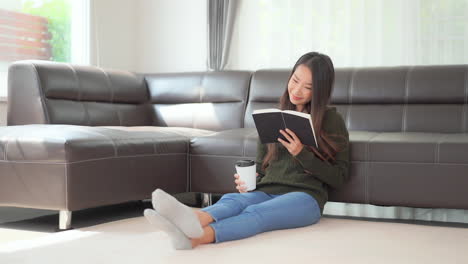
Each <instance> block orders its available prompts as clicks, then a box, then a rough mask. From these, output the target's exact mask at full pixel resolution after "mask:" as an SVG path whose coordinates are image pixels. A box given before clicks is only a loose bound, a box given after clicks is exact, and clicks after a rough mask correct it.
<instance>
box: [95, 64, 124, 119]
mask: <svg viewBox="0 0 468 264" xmlns="http://www.w3.org/2000/svg"><path fill="white" fill-rule="evenodd" d="M98 69H99V70H100V71H101V72H102V73H103V74H104V76H106V85H107V87H109V89H110V91H111V104H112V108H113V109H114V111H115V113H116V114H117V118H118V119H119V124H120V125H121V126H123V125H122V117H121V116H120V111H119V108H118V106H117V104H114V97H115V95H114V94H115V93H114V88H113V86H112V83H111V80H110V78H109V75H108V74H107V72H106V71H105V70H104V69H102V68H101V67H98Z"/></svg>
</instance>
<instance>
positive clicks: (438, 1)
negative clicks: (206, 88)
mask: <svg viewBox="0 0 468 264" xmlns="http://www.w3.org/2000/svg"><path fill="white" fill-rule="evenodd" d="M308 51H320V52H323V53H325V54H328V55H330V57H331V58H332V59H333V61H334V63H335V66H336V67H362V66H392V65H428V64H468V1H466V0H411V1H408V0H352V1H350V0H348V1H346V0H328V1H322V0H295V1H290V0H275V1H269V0H260V1H248V0H240V1H239V7H238V13H237V17H236V25H235V27H234V31H233V37H232V43H231V51H230V61H229V62H228V64H227V66H226V68H227V69H240V70H258V69H263V68H290V67H292V66H293V65H294V63H295V61H296V60H297V58H299V56H300V55H302V54H304V53H305V52H308ZM324 213H325V214H330V215H343V216H360V217H378V218H397V219H411V220H431V221H442V222H444V221H448V222H464V223H468V210H449V209H422V208H407V207H379V206H372V205H360V204H343V203H328V204H327V206H326V207H325V211H324Z"/></svg>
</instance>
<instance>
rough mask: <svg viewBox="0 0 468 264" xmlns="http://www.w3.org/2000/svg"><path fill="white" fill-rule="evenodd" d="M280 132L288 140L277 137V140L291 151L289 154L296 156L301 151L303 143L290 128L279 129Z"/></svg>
mask: <svg viewBox="0 0 468 264" xmlns="http://www.w3.org/2000/svg"><path fill="white" fill-rule="evenodd" d="M280 133H281V134H282V135H283V136H284V137H285V138H286V139H287V140H288V141H289V142H288V141H285V140H282V139H281V138H278V141H279V142H280V143H281V144H282V145H283V146H284V147H285V148H286V149H287V150H288V151H289V153H291V155H293V156H296V155H297V154H299V153H300V152H301V151H302V148H303V147H304V145H302V143H301V141H300V140H299V138H298V137H297V136H296V134H294V132H292V131H291V130H289V129H287V128H286V131H284V130H282V129H280Z"/></svg>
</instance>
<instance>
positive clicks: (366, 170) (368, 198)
mask: <svg viewBox="0 0 468 264" xmlns="http://www.w3.org/2000/svg"><path fill="white" fill-rule="evenodd" d="M380 134H381V133H377V134H376V135H374V136H373V137H371V138H369V140H367V144H366V155H367V157H366V159H367V161H366V169H365V177H364V181H365V190H366V194H365V199H366V202H367V203H370V194H369V171H370V168H369V167H370V165H371V163H372V162H371V161H370V160H369V159H370V143H371V142H372V140H373V139H374V138H376V137H378V136H379V135H380Z"/></svg>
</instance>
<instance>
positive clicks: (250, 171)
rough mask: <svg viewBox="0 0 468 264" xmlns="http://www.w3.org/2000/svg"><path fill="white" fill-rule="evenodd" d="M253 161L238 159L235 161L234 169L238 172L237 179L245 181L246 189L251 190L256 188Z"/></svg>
mask: <svg viewBox="0 0 468 264" xmlns="http://www.w3.org/2000/svg"><path fill="white" fill-rule="evenodd" d="M255 169H256V166H255V161H253V160H238V161H237V162H236V171H237V174H239V179H240V180H241V181H243V182H245V186H246V187H247V191H252V190H255V188H257V175H256V171H255Z"/></svg>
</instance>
